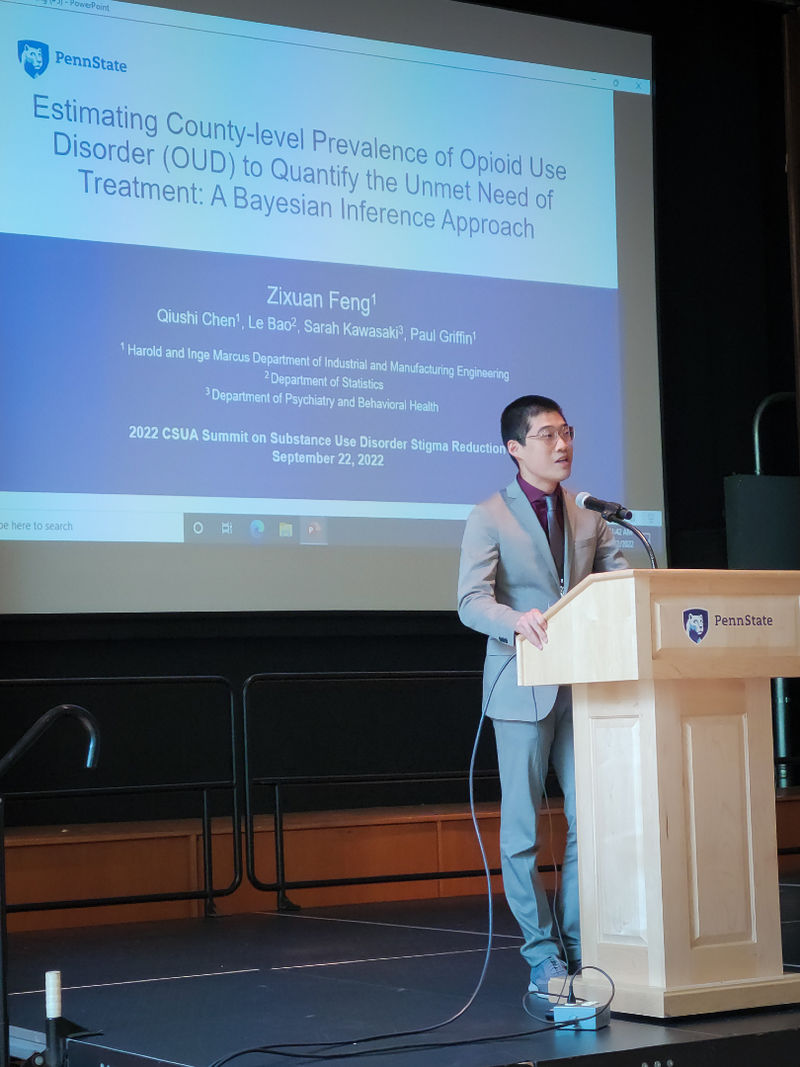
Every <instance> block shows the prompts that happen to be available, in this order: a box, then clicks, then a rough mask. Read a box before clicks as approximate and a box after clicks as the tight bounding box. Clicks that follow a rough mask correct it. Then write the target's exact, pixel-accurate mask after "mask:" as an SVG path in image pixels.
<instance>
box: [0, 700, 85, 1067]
mask: <svg viewBox="0 0 800 1067" xmlns="http://www.w3.org/2000/svg"><path fill="white" fill-rule="evenodd" d="M64 715H71V716H74V717H75V718H77V719H78V720H79V721H80V722H81V724H82V725H83V727H84V728H85V730H86V732H87V733H88V735H89V748H88V751H87V753H86V766H87V767H94V766H95V764H96V762H97V748H98V737H99V731H98V728H97V720H96V719H95V717H94V715H92V713H91V712H90V711H87V710H86V708H81V707H79V706H78V705H77V704H59V705H58V706H57V707H55V708H50V710H49V711H46V712H45V713H44V715H40V716H39V718H38V719H37V720H36V722H35V723H34V724H33V726H31V728H30V729H29V730H27V731H26V732H25V733H24V734H23V735H22V737H21V738H20V739H19V741H17V743H16V745H14V746H13V748H11V749H9V751H8V752H7V753H6V754H5V756H3V758H2V759H0V777H2V776H3V775H4V774H6V773H7V772H8V771H9V770H10V769H11V767H13V766H14V764H15V763H16V762H17V760H18V759H20V757H21V756H23V755H24V754H25V753H26V752H27V751H28V749H29V748H30V747H31V745H34V744H35V743H36V742H37V741H38V740H39V738H40V737H41V736H42V734H43V733H44V732H45V731H46V730H48V729H49V728H50V727H51V726H52V725H53V723H54V722H56V721H57V720H58V719H60V718H62V717H63V716H64ZM6 905H7V901H6V839H5V808H4V797H3V796H2V795H0V1067H8V1061H9V1056H10V1051H11V1050H10V1043H9V1025H8V923H7V910H8V909H7V906H6ZM54 1021H57V1020H54ZM70 1025H72V1024H70ZM49 1044H50V1038H49V1034H48V1047H49ZM62 1046H63V1042H62ZM47 1063H48V1067H56V1065H55V1064H51V1063H50V1060H48V1061H47Z"/></svg>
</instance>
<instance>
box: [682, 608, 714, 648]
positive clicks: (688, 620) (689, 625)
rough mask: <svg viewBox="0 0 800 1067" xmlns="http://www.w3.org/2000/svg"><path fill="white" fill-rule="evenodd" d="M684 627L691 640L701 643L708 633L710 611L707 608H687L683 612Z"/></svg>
mask: <svg viewBox="0 0 800 1067" xmlns="http://www.w3.org/2000/svg"><path fill="white" fill-rule="evenodd" d="M683 628H684V630H685V631H686V636H687V637H688V638H689V640H690V641H694V643H695V644H696V645H699V644H700V642H701V641H702V640H703V638H704V637H705V636H706V634H707V633H708V612H707V611H706V609H705V608H687V609H686V611H684V613H683Z"/></svg>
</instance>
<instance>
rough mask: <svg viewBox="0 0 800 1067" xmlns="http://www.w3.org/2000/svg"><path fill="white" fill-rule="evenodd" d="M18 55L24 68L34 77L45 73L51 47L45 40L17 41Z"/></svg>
mask: <svg viewBox="0 0 800 1067" xmlns="http://www.w3.org/2000/svg"><path fill="white" fill-rule="evenodd" d="M17 55H18V56H19V61H20V63H21V64H22V69H23V70H24V71H25V73H26V74H29V75H30V76H31V77H32V78H38V77H39V76H40V75H42V74H44V72H45V71H46V70H47V64H48V63H49V62H50V49H49V48H48V47H47V45H46V44H45V43H44V42H43V41H17Z"/></svg>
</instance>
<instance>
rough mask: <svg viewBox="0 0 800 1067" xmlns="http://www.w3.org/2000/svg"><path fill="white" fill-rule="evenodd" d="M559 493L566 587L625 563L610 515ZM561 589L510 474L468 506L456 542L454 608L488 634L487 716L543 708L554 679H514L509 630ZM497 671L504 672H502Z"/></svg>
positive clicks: (526, 716)
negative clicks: (526, 682) (532, 682)
mask: <svg viewBox="0 0 800 1067" xmlns="http://www.w3.org/2000/svg"><path fill="white" fill-rule="evenodd" d="M562 492H563V499H564V541H565V543H564V590H563V591H564V592H566V590H568V589H571V588H572V587H573V586H575V585H577V584H578V582H580V581H581V580H582V579H583V578H585V577H586V576H587V574H591V573H592V572H593V571H611V570H622V569H624V568H625V567H627V566H628V564H627V562H626V560H625V557H624V556H623V555H622V553H621V552H620V551H619V549H618V548H617V547H616V544H615V542H614V537H613V534H612V532H611V528H610V527H609V525H608V523H607V522H606V521H605V520H604V519H603V518H601V516H600V515H597V514H596V513H594V512H591V511H583V510H581V509H580V508H579V507H578V506H577V505H576V504H575V497H574V495H573V494H572V493H569V492H567V491H566V490H562ZM561 596H562V589H561V584H560V582H559V578H558V573H557V571H556V566H555V563H554V562H553V555H552V553H551V551H550V545H549V544H548V541H547V535H546V534H545V532H544V530H543V529H542V526H541V523H540V522H539V520H538V519H537V517H536V513H535V512H534V510H533V508H532V507H531V505H530V503H529V501H528V499H527V497H526V496H525V494H524V493H523V492H522V490H521V489H520V487H519V484H518V482H517V480H516V478H515V479H514V481H513V482H511V484H510V485H509V486H507V487H506V488H505V489H503V490H502V491H501V492H499V493H495V494H494V496H491V497H490V498H489V499H488V500H485V501H484V502H483V503H482V504H478V506H477V507H476V508H474V509H473V511H472V513H471V514H470V516H469V518H468V519H467V525H466V529H465V531H464V540H463V542H462V545H461V566H460V568H459V578H458V614H459V617H460V619H461V621H462V622H463V623H464V624H465V625H466V626H469V627H470V628H471V629H473V630H478V631H480V633H484V634H488V637H489V640H488V642H487V646H486V662H485V665H484V672H483V699H484V704H486V703H487V701H488V706H487V714H488V715H489V716H490V717H491V718H493V719H518V720H523V721H526V722H535V721H536V720H538V719H543V718H544V717H545V716H546V715H548V714H549V712H550V710H551V709H552V707H553V704H554V703H555V699H556V694H557V692H558V686H520V685H517V670H516V664H515V663H511V662H509V660H511V659H512V658H513V656H514V651H515V650H514V631H515V627H516V623H517V619H518V618H519V616H520V615H521V614H522V613H523V612H526V611H530V609H531V608H539V609H540V611H546V610H547V608H549V607H550V606H551V605H552V604H555V602H556V601H557V600H558V599H559V598H560V597H561ZM501 672H502V673H501Z"/></svg>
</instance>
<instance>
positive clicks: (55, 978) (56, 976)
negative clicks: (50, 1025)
mask: <svg viewBox="0 0 800 1067" xmlns="http://www.w3.org/2000/svg"><path fill="white" fill-rule="evenodd" d="M44 1005H45V1015H46V1016H47V1018H48V1019H60V1018H61V971H47V972H46V973H45V976H44Z"/></svg>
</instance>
